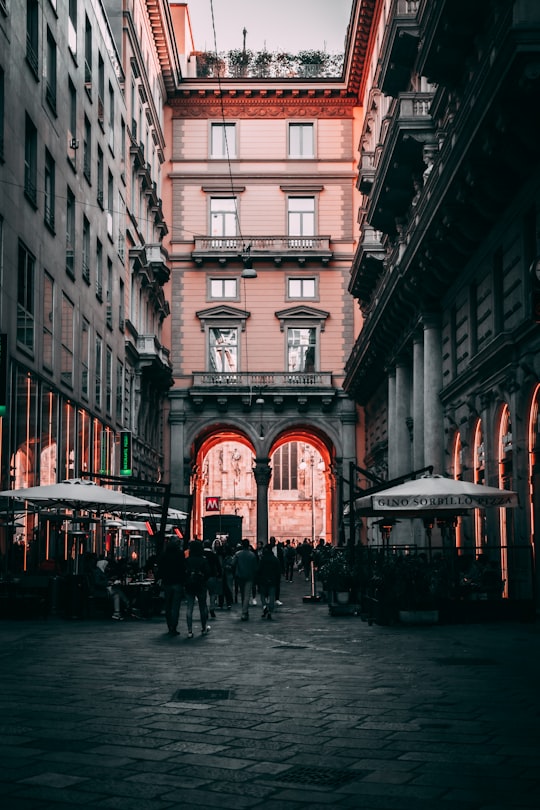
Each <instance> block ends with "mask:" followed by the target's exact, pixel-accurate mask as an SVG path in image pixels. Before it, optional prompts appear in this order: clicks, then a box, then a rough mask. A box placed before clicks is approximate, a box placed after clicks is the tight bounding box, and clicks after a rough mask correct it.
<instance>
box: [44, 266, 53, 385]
mask: <svg viewBox="0 0 540 810" xmlns="http://www.w3.org/2000/svg"><path fill="white" fill-rule="evenodd" d="M53 338H54V280H53V279H52V277H51V276H50V275H49V274H48V273H45V274H44V276H43V366H44V368H46V369H49V371H51V370H52V368H53V346H54V342H53Z"/></svg>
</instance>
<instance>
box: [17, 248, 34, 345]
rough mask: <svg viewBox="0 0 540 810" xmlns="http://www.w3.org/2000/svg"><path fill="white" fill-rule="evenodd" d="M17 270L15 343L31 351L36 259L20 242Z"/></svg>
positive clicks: (32, 343)
mask: <svg viewBox="0 0 540 810" xmlns="http://www.w3.org/2000/svg"><path fill="white" fill-rule="evenodd" d="M17 270H18V272H17V342H18V343H19V344H20V345H21V346H25V347H26V348H27V349H33V348H34V281H35V271H36V259H35V257H34V256H33V255H32V254H31V253H30V251H29V250H28V249H27V248H26V247H25V245H23V243H22V242H19V260H18V268H17Z"/></svg>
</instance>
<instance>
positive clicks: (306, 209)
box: [287, 194, 317, 248]
mask: <svg viewBox="0 0 540 810" xmlns="http://www.w3.org/2000/svg"><path fill="white" fill-rule="evenodd" d="M301 201H303V203H304V205H303V203H302V202H301ZM308 201H309V202H310V203H311V205H310V206H308V205H307V202H308ZM316 219H317V201H316V198H315V197H314V196H313V195H312V194H303V195H294V196H289V197H287V236H288V243H289V247H290V248H311V247H313V238H312V237H314V236H315V231H316V226H315V223H316Z"/></svg>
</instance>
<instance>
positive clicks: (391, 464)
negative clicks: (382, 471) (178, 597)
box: [388, 369, 397, 480]
mask: <svg viewBox="0 0 540 810" xmlns="http://www.w3.org/2000/svg"><path fill="white" fill-rule="evenodd" d="M395 437H396V372H395V369H391V370H390V371H389V372H388V478H389V480H392V478H396V477H397V472H396V470H397V453H396V446H395Z"/></svg>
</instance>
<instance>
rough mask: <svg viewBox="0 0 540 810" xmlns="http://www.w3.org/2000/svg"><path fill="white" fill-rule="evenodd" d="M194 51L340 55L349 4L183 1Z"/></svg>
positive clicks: (346, 0)
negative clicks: (215, 50)
mask: <svg viewBox="0 0 540 810" xmlns="http://www.w3.org/2000/svg"><path fill="white" fill-rule="evenodd" d="M187 2H188V7H189V14H190V18H191V28H192V31H193V38H194V40H195V47H196V49H197V50H202V51H205V50H209V51H213V50H214V48H215V45H214V33H213V27H212V12H211V7H212V5H213V8H214V22H215V29H216V40H217V50H218V52H220V51H228V50H232V49H234V48H242V46H243V34H242V31H243V29H244V28H246V29H247V34H246V48H248V49H249V50H251V51H262V50H264V49H265V48H266V50H268V51H288V52H290V53H298V52H299V51H302V50H321V51H322V50H326V51H327V52H328V53H341V52H342V51H343V49H344V42H345V35H346V32H347V25H348V23H349V18H350V14H351V6H352V0H187Z"/></svg>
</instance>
